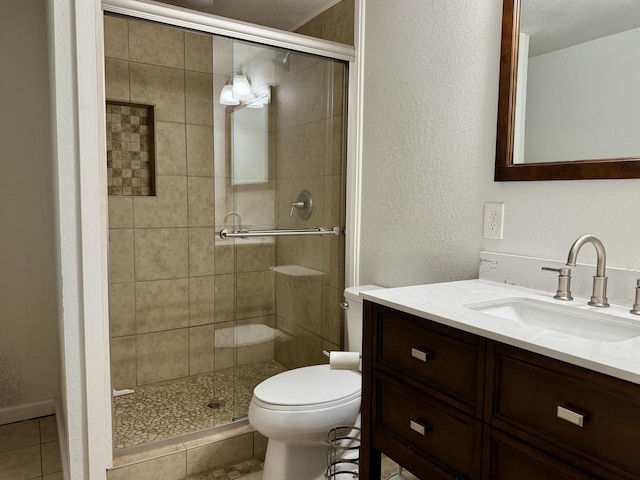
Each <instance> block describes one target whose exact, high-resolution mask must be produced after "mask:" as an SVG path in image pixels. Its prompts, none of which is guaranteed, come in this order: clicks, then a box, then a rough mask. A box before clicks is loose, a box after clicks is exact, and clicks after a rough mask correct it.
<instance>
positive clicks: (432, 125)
mask: <svg viewBox="0 0 640 480" xmlns="http://www.w3.org/2000/svg"><path fill="white" fill-rule="evenodd" d="M501 13H502V2H501V1H500V0H491V1H490V2H474V1H471V0H464V1H457V2H451V1H448V0H436V1H433V2H423V1H421V0H407V1H405V2H402V6H401V8H399V6H398V5H396V4H395V3H394V2H388V1H386V0H370V1H368V2H367V5H366V14H365V15H366V16H365V27H366V32H367V36H366V41H365V49H364V55H365V83H364V126H363V128H364V150H363V195H362V235H361V238H362V247H361V279H360V280H361V283H377V284H379V285H384V286H398V285H409V284H418V283H430V282H438V281H447V280H456V279H464V278H476V277H477V275H478V265H477V264H478V254H479V251H480V250H483V249H484V250H490V251H497V252H504V253H512V254H519V255H529V256H535V257H541V258H553V259H559V260H561V259H564V258H566V255H567V253H568V250H569V247H570V245H571V243H572V241H573V240H575V239H576V238H577V237H578V236H580V235H581V234H584V233H593V234H595V235H597V236H599V237H600V238H601V239H602V240H603V242H604V244H605V247H606V249H607V257H608V258H607V260H608V264H609V265H611V266H617V267H628V268H634V269H640V248H638V246H637V245H638V241H637V239H638V238H639V237H640V223H638V221H637V207H636V206H637V205H638V204H639V203H640V188H639V187H640V180H606V181H605V180H596V181H559V182H506V183H495V182H493V165H494V155H495V134H496V111H497V95H498V68H499V55H500V27H501V23H500V22H501ZM495 201H503V202H505V227H504V239H503V240H487V239H483V238H482V213H483V204H484V202H495ZM581 255H584V257H582V258H581V261H584V262H590V261H591V262H593V261H594V258H593V257H594V255H592V254H591V252H590V251H589V252H588V250H586V249H585V251H584V252H583V253H581ZM632 287H633V285H630V286H629V288H632Z"/></svg>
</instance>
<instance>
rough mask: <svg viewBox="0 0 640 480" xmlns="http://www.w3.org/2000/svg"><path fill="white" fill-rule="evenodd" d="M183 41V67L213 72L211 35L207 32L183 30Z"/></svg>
mask: <svg viewBox="0 0 640 480" xmlns="http://www.w3.org/2000/svg"><path fill="white" fill-rule="evenodd" d="M184 43H185V45H184V52H185V59H184V66H185V68H186V69H187V70H193V71H196V72H204V73H213V37H212V36H211V35H209V34H201V33H191V32H185V34H184Z"/></svg>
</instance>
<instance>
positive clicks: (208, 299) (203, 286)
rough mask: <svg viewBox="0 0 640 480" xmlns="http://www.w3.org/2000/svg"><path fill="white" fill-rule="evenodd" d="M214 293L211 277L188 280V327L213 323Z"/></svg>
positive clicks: (213, 283)
mask: <svg viewBox="0 0 640 480" xmlns="http://www.w3.org/2000/svg"><path fill="white" fill-rule="evenodd" d="M214 293H215V282H214V277H213V276H208V277H192V278H190V279H189V325H191V326H195V325H205V324H207V323H213V321H214V318H213V315H214V302H213V299H214Z"/></svg>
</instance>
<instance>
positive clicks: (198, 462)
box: [187, 433, 253, 475]
mask: <svg viewBox="0 0 640 480" xmlns="http://www.w3.org/2000/svg"><path fill="white" fill-rule="evenodd" d="M251 457H253V433H247V434H245V435H240V436H237V437H233V438H230V439H228V440H224V441H221V442H217V443H212V444H210V445H207V446H203V447H198V448H193V449H189V450H187V475H193V474H196V473H200V472H205V471H207V470H212V469H214V468H215V467H218V466H221V465H225V464H233V463H236V462H241V461H242V460H248V459H249V458H251Z"/></svg>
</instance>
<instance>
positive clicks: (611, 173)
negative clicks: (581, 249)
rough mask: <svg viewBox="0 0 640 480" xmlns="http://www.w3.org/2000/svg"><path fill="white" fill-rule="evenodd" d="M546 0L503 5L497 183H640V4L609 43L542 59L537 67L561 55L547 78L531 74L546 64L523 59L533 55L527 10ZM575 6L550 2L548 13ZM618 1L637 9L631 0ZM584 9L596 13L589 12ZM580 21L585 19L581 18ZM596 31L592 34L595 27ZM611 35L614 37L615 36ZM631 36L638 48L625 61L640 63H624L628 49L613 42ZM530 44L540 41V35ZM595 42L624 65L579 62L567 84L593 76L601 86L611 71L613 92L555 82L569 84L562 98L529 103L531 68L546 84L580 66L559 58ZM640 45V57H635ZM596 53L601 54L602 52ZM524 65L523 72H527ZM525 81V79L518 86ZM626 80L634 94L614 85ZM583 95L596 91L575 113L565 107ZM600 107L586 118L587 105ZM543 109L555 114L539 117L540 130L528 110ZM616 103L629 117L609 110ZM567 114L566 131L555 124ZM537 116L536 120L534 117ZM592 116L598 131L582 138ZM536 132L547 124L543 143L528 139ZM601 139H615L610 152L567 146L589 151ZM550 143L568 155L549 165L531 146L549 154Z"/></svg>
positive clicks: (512, 0)
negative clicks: (526, 26) (576, 94)
mask: <svg viewBox="0 0 640 480" xmlns="http://www.w3.org/2000/svg"><path fill="white" fill-rule="evenodd" d="M540 1H541V0H504V5H503V14H502V41H501V54H500V89H499V98H498V122H497V142H496V162H495V176H494V180H495V181H531V180H579V179H616V178H640V113H639V112H640V108H638V105H640V103H639V102H640V55H638V54H639V53H640V12H637V11H640V9H638V8H637V4H636V6H635V11H632V12H631V13H630V14H627V15H620V17H621V18H622V17H626V20H625V21H627V22H631V23H627V24H626V25H625V26H624V27H620V28H619V29H618V31H615V30H610V31H609V32H606V33H605V34H602V35H604V40H603V39H602V38H598V39H595V40H594V39H590V40H585V39H584V38H583V39H581V41H579V42H578V43H577V44H573V45H570V46H569V47H567V46H566V45H565V46H563V47H561V48H560V49H557V50H551V51H547V52H546V55H545V54H544V53H543V54H536V56H535V59H536V61H538V59H539V58H541V57H543V56H545V57H549V56H550V55H556V59H555V63H553V62H552V63H547V64H546V67H545V68H547V69H550V70H547V71H546V73H545V75H540V74H539V73H537V72H538V71H536V72H532V69H531V66H532V65H533V66H535V67H536V68H540V67H539V63H536V64H533V62H532V60H531V59H530V58H529V54H528V53H527V52H525V53H519V52H520V51H522V50H521V43H522V46H525V47H527V48H528V47H529V45H528V43H529V42H528V38H529V37H527V34H526V32H522V31H521V25H522V24H523V13H522V12H523V10H524V9H523V6H524V7H526V8H530V6H532V5H534V4H535V2H540ZM568 1H569V0H554V1H553V2H550V1H548V0H547V1H544V2H542V3H544V4H545V6H548V5H550V4H554V3H555V4H558V5H559V4H563V3H567V2H568ZM616 1H619V2H620V3H627V4H629V5H630V0H616ZM525 2H527V3H525ZM569 3H570V2H569ZM586 3H591V5H592V6H593V8H600V6H601V5H610V4H612V3H615V2H614V1H613V0H611V2H610V1H609V0H607V1H606V2H599V3H600V5H597V4H596V3H594V2H586ZM574 4H575V2H574ZM539 5H540V4H537V5H536V8H541V7H539ZM526 8H525V9H526ZM554 8H555V6H554ZM584 8H589V7H588V6H586V7H584ZM574 13H575V12H574ZM590 13H592V16H594V17H597V16H599V17H600V18H599V22H600V23H603V22H602V18H603V14H602V12H590ZM545 15H546V16H547V18H557V16H558V13H557V12H546V13H545ZM580 15H582V12H581V13H580ZM542 16H544V15H542ZM574 16H575V15H574ZM527 18H528V17H527ZM567 18H570V15H567V16H565V17H564V21H565V25H566V21H567ZM581 20H582V19H581ZM556 23H559V22H556ZM583 23H584V21H583ZM629 27H631V28H629ZM611 28H613V27H611ZM534 30H535V29H534ZM590 30H593V28H591V29H590ZM611 31H613V32H614V33H611ZM521 33H525V35H524V36H523V40H522V42H521V40H520V38H521ZM625 34H626V35H630V36H632V37H633V39H632V40H631V41H632V42H633V45H634V46H633V47H632V48H633V49H634V50H633V53H632V55H631V56H630V57H625V58H628V59H631V58H635V59H636V62H630V61H628V60H623V59H621V58H617V55H618V53H619V52H620V50H621V48H620V46H619V44H618V43H614V41H613V40H612V39H614V40H615V41H616V42H617V41H618V40H617V39H618V38H619V37H620V36H621V35H625ZM561 36H565V37H566V36H568V33H567V32H561ZM525 40H526V42H525ZM531 41H532V42H533V36H532V38H531ZM573 41H574V42H576V41H577V40H575V39H574V40H573ZM596 41H599V42H600V43H599V44H598V45H601V44H602V43H603V42H604V43H605V46H606V48H609V50H604V51H603V50H597V51H598V57H602V58H606V59H612V58H615V60H612V61H615V62H617V63H616V64H613V65H614V66H615V67H616V68H613V67H612V64H611V63H609V64H608V65H607V66H604V67H603V66H591V65H590V64H592V63H593V62H592V61H591V60H589V61H583V62H582V63H579V62H578V61H576V62H575V63H576V65H578V66H577V67H575V69H573V70H570V71H568V74H567V73H566V72H565V77H566V76H567V75H568V76H569V77H572V78H571V81H573V82H576V80H577V79H583V78H587V79H590V80H591V77H594V78H593V80H592V83H594V82H600V83H602V82H603V80H602V79H600V78H595V77H598V75H599V74H600V73H601V72H605V74H606V75H607V78H606V79H605V83H606V81H613V82H616V83H613V84H608V89H607V91H606V93H605V94H602V93H598V92H596V91H593V90H592V89H590V88H591V87H590V86H585V87H584V88H582V87H581V88H573V87H574V86H575V85H576V84H575V83H574V84H571V83H570V82H569V83H566V82H565V83H564V84H563V81H564V80H562V79H561V80H556V79H554V80H553V81H552V82H548V85H549V84H553V85H556V84H557V85H564V90H562V91H561V92H560V93H554V95H553V96H551V95H550V96H549V98H551V99H552V101H549V102H546V99H545V100H544V101H540V98H541V97H535V96H531V98H529V95H530V94H531V92H532V91H533V92H535V90H534V88H533V87H532V86H531V85H532V82H531V81H529V82H527V75H526V72H527V69H528V71H529V77H531V76H532V73H537V77H533V78H541V77H542V78H546V79H549V77H550V73H549V72H553V74H554V75H555V72H556V71H557V70H562V68H564V66H565V65H566V64H567V63H572V62H573V61H572V62H567V61H566V59H563V60H562V61H561V60H560V59H561V58H563V57H560V58H558V57H557V55H558V54H557V52H558V51H560V50H563V53H562V55H564V54H566V52H568V51H569V50H571V49H575V48H577V47H580V48H583V46H584V45H587V44H588V42H592V45H589V48H594V46H593V42H596ZM625 41H627V40H625ZM539 44H540V42H539V41H537V45H539ZM636 45H637V50H635V49H636ZM576 46H577V47H576ZM548 48H554V47H548ZM597 48H600V46H598V47H597ZM611 49H613V50H611ZM625 49H626V47H625ZM608 51H609V52H611V51H613V54H608V53H606V52H608ZM603 52H605V53H603ZM572 54H574V53H572ZM525 55H526V57H525ZM519 61H520V62H521V65H520V66H519V63H518V62H519ZM523 61H524V68H523V65H522V63H523ZM635 63H638V66H637V67H636V66H635ZM559 65H560V67H559ZM620 67H622V68H620ZM629 67H632V68H629ZM582 68H586V69H589V68H591V69H592V70H587V71H590V72H592V73H593V75H589V74H585V71H584V70H582ZM519 72H520V75H519ZM519 76H521V77H522V78H520V79H519V78H518V77H519ZM622 76H624V78H625V79H629V81H626V82H624V83H628V84H630V85H635V89H633V90H632V91H631V92H630V93H629V92H621V91H618V88H617V87H614V86H613V85H618V80H619V79H620V78H623V77H622ZM629 77H630V78H629ZM548 85H547V87H548ZM567 85H569V87H567ZM580 89H582V90H587V91H588V92H589V96H588V98H587V101H585V100H579V101H578V102H579V103H574V104H573V106H571V105H572V104H571V103H569V102H568V101H567V103H566V104H564V103H563V102H564V101H565V98H570V97H572V94H573V91H574V90H580ZM538 95H540V93H538ZM518 97H521V98H518ZM610 97H611V98H610ZM525 100H528V101H525ZM531 100H536V101H531ZM594 100H597V102H595V103H594V105H596V106H594V107H593V108H591V110H590V111H589V112H588V113H587V114H585V113H584V112H585V111H586V109H585V104H590V103H591V102H593V101H594ZM573 101H574V102H576V101H577V100H575V99H574V100H573ZM544 103H551V104H553V108H554V109H555V110H554V114H553V115H550V114H548V115H547V116H546V117H543V116H540V114H539V113H537V115H539V116H538V123H537V124H536V122H535V121H534V120H531V121H530V119H529V116H530V111H529V110H530V108H529V105H532V106H535V108H531V110H535V109H536V108H538V105H541V104H544ZM610 103H615V104H616V105H618V106H619V107H625V108H624V114H623V115H620V114H617V113H615V112H612V110H610V109H609V104H610ZM524 105H527V108H526V116H525V114H524V113H522V112H523V110H525V108H524ZM567 105H569V106H567ZM538 110H539V109H538ZM605 110H606V111H605ZM567 111H569V112H570V113H571V114H570V115H569V116H570V117H572V119H570V120H569V121H570V122H573V123H572V124H570V125H569V126H568V127H567V126H565V125H564V124H563V125H560V124H558V123H555V122H556V119H557V118H559V117H565V116H566V115H564V113H565V112H567ZM531 115H532V116H533V114H531ZM587 117H590V118H592V120H593V125H591V124H590V125H589V127H588V129H587V130H586V131H582V132H579V133H576V132H575V130H576V128H577V127H576V125H577V124H582V123H584V119H585V118H587ZM620 118H623V119H624V120H623V121H624V122H625V123H622V124H618V125H616V124H615V121H616V120H619V119H620ZM633 118H635V119H637V123H636V122H629V121H628V120H629V119H633ZM541 119H542V121H541ZM530 125H531V126H532V127H531V128H532V129H533V128H534V127H535V126H536V125H543V127H540V128H539V129H538V130H540V131H542V132H543V133H540V132H538V137H537V139H536V141H533V140H531V141H529V131H528V130H527V134H526V135H525V126H526V127H527V128H529V127H530ZM634 130H635V131H634ZM544 132H546V133H544ZM551 137H554V138H551ZM599 137H602V138H605V137H606V138H607V139H609V140H611V139H612V138H613V140H611V145H608V146H606V147H602V148H600V145H597V147H598V148H596V149H595V150H592V151H589V152H581V154H576V153H575V151H574V150H580V148H576V149H573V147H571V148H566V149H565V148H564V147H565V146H567V145H568V146H571V145H572V144H574V145H579V146H582V145H583V144H585V143H595V141H596V140H594V138H596V139H597V138H599ZM620 139H622V140H620ZM547 144H549V145H553V144H555V145H560V146H561V147H562V148H561V149H562V150H565V151H563V152H556V151H553V152H551V153H549V151H547V155H546V156H545V157H544V158H543V157H542V154H540V152H539V151H538V150H536V151H535V152H534V153H535V154H532V153H531V152H529V150H528V149H529V145H543V146H544V148H545V149H547V150H549V148H547ZM621 144H625V145H621ZM525 147H527V148H525ZM531 148H533V147H531ZM541 160H542V161H541Z"/></svg>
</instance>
